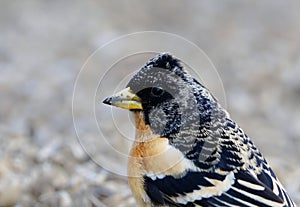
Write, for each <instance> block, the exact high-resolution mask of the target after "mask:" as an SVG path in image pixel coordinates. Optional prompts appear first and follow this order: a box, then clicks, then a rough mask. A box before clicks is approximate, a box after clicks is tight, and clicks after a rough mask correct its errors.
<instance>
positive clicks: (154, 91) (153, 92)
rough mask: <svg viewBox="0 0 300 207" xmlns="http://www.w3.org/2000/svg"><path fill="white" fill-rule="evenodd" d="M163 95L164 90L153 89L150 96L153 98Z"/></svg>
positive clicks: (159, 88)
mask: <svg viewBox="0 0 300 207" xmlns="http://www.w3.org/2000/svg"><path fill="white" fill-rule="evenodd" d="M163 93H164V90H163V89H162V88H161V87H153V88H152V89H151V94H152V95H154V96H160V95H162V94H163Z"/></svg>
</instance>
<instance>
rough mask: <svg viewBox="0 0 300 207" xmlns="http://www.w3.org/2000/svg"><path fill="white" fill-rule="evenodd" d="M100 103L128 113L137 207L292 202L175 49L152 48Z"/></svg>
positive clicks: (271, 205)
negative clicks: (132, 124) (123, 83)
mask: <svg viewBox="0 0 300 207" xmlns="http://www.w3.org/2000/svg"><path fill="white" fill-rule="evenodd" d="M103 103H104V104H108V105H112V106H116V107H120V108H123V109H127V110H130V111H131V112H132V113H133V116H134V119H135V130H136V131H135V139H134V142H133V144H132V147H131V150H130V153H129V155H130V156H129V161H128V182H129V186H130V188H131V191H132V193H133V196H134V198H135V200H136V202H137V204H138V205H139V206H141V207H193V206H205V207H206V206H230V207H231V206H249V207H250V206H251V207H253V206H259V207H261V206H264V207H267V206H269V207H277V206H278V207H279V206H280V207H291V206H296V204H295V203H294V202H293V201H292V199H291V197H290V196H289V195H288V193H287V191H286V190H285V188H284V187H283V185H282V184H281V183H280V181H279V180H278V178H277V177H276V175H275V173H274V172H273V170H272V169H271V167H270V166H269V164H268V163H267V161H266V159H265V158H264V156H263V155H262V153H261V152H260V151H259V149H258V148H257V147H256V146H255V145H254V143H253V141H252V140H251V139H250V138H249V137H248V136H247V135H246V133H245V132H244V131H243V129H242V128H241V127H240V126H239V125H238V124H237V123H236V122H235V121H234V120H233V119H231V117H230V115H229V113H228V112H227V111H226V110H225V108H223V107H222V106H221V104H220V103H219V102H218V100H217V99H216V98H215V97H214V96H213V95H212V93H211V92H210V91H209V90H208V89H207V88H206V87H205V86H204V85H203V84H201V83H200V82H199V81H198V80H196V79H195V78H193V77H192V76H191V75H190V74H189V73H188V71H187V69H186V68H185V67H184V65H183V63H182V61H181V60H179V59H178V58H176V57H174V56H173V55H172V54H170V53H167V52H163V53H159V54H157V55H156V56H155V57H153V58H152V59H150V60H149V61H148V62H146V63H145V65H144V66H142V67H141V69H140V70H138V71H137V72H136V74H135V75H133V77H132V78H131V79H130V81H129V82H128V84H127V86H126V87H125V89H123V90H122V91H120V92H118V93H116V94H114V95H112V96H110V97H108V98H105V99H104V101H103Z"/></svg>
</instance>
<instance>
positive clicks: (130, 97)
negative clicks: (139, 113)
mask: <svg viewBox="0 0 300 207" xmlns="http://www.w3.org/2000/svg"><path fill="white" fill-rule="evenodd" d="M103 103H104V104H108V105H112V106H117V107H120V108H123V109H128V110H143V107H142V103H141V99H140V98H139V97H138V96H137V95H135V94H134V93H133V92H132V90H130V88H129V87H128V88H126V89H124V90H122V91H120V92H119V93H116V94H115V95H113V96H111V97H108V98H106V99H104V101H103Z"/></svg>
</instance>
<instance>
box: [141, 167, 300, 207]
mask: <svg viewBox="0 0 300 207" xmlns="http://www.w3.org/2000/svg"><path fill="white" fill-rule="evenodd" d="M144 179H145V180H144V185H145V190H146V193H147V195H148V196H149V198H150V199H151V201H152V202H153V203H155V204H156V205H157V206H160V205H162V206H163V205H169V206H182V207H192V206H249V207H254V206H257V207H277V206H278V207H279V206H280V207H283V206H288V207H290V206H295V204H294V203H293V202H292V200H291V199H290V198H289V196H288V195H287V194H286V191H285V190H284V189H283V188H282V186H281V184H280V183H279V182H278V180H277V179H276V177H274V173H273V172H272V171H267V170H266V171H263V172H262V173H261V174H259V175H257V176H256V175H255V174H254V173H251V172H250V171H237V172H230V173H228V174H226V175H221V174H218V173H207V172H191V171H189V172H187V173H186V174H185V175H184V176H183V177H181V178H175V177H173V176H170V175H169V176H165V177H163V178H160V179H159V178H156V179H154V180H153V178H149V177H144Z"/></svg>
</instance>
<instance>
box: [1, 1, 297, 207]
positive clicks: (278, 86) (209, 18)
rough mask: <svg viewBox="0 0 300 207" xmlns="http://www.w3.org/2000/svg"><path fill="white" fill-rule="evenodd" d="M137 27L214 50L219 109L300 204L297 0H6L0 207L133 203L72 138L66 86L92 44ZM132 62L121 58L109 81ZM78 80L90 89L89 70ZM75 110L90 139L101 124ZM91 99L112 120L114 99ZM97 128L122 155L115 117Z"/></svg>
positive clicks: (120, 182)
mask: <svg viewBox="0 0 300 207" xmlns="http://www.w3.org/2000/svg"><path fill="white" fill-rule="evenodd" d="M144 30H156V31H164V32H170V33H174V34H178V35H181V36H183V37H185V38H187V39H188V40H190V41H192V42H194V43H196V44H197V45H198V46H199V47H200V48H201V49H202V50H203V51H204V52H205V53H206V54H207V55H208V56H209V57H210V59H211V60H212V62H213V63H214V65H215V66H216V69H217V71H218V73H219V75H220V78H221V80H222V81H223V85H224V90H225V92H226V93H225V97H226V108H227V109H228V111H229V112H230V113H231V116H232V117H233V119H234V120H236V121H237V122H238V123H239V125H240V126H241V127H242V128H243V129H244V130H245V131H246V132H247V134H248V135H249V136H250V137H251V138H252V139H253V140H254V142H255V143H256V145H257V146H258V147H259V148H260V149H261V151H262V152H263V154H264V155H265V157H266V158H267V160H268V161H269V163H270V165H271V166H272V167H273V169H274V170H275V172H276V173H277V175H278V177H279V178H280V180H281V181H282V183H283V184H284V186H286V188H287V190H288V192H289V193H290V195H291V196H292V197H293V199H294V200H295V201H296V202H297V203H298V205H299V204H300V196H299V195H300V180H299V177H300V165H299V164H300V161H299V158H300V150H299V149H300V109H299V103H300V81H299V78H300V56H299V50H300V44H299V40H300V38H299V37H300V2H299V1H296V0H295V1H283V0H279V1H271V0H266V1H251V2H249V3H247V4H246V3H240V2H237V1H229V0H226V1H222V2H212V1H179V0H178V1H177V0H173V1H171V0H167V1H158V0H155V1H138V0H131V1H116V0H111V1H95V0H89V1H80V0H74V1H57V0H54V1H47V0H29V1H10V0H1V1H0V206H3V207H4V206H7V207H8V206H18V207H30V206H34V207H44V206H45V207H46V206H62V207H69V206H73V207H77V206H78V207H82V206H97V207H98V206H108V207H111V206H117V207H131V206H132V207H133V206H136V205H135V202H134V200H133V198H132V196H131V192H130V190H129V187H128V185H127V179H126V177H125V176H122V175H119V174H116V173H112V172H111V171H110V170H107V169H104V168H103V167H101V166H100V165H98V164H97V163H95V162H94V161H93V159H91V157H89V156H88V154H87V153H86V152H85V151H84V150H83V148H82V147H81V145H80V144H79V142H78V140H77V136H76V133H75V130H74V125H73V119H72V94H73V88H74V83H75V80H76V77H77V74H78V73H79V71H80V68H81V67H82V66H83V64H84V63H85V61H86V60H87V58H88V57H89V56H90V55H91V54H92V52H93V51H95V50H96V49H97V48H99V47H100V46H102V45H103V44H105V43H107V42H108V41H110V40H112V39H114V38H116V37H118V36H120V35H124V34H128V33H132V32H138V31H144ZM137 44H138V43H137ZM128 47H129V48H130V47H131V45H128ZM108 55H112V56H113V53H111V54H108ZM101 61H104V62H105V60H101ZM138 65H140V63H138V64H136V63H127V64H126V67H124V69H123V70H122V71H121V72H120V73H119V74H118V77H116V78H119V77H123V76H127V75H128V73H129V72H127V71H126V68H130V67H131V68H135V67H138ZM135 69H138V68H135ZM99 70H100V69H99ZM105 70H106V68H105V69H102V70H100V72H104V71H105ZM131 72H132V70H131ZM90 78H92V75H91V77H90ZM85 82H86V85H87V88H88V84H89V77H86V79H85ZM210 84H214V83H210ZM81 87H82V85H81ZM101 87H102V89H103V87H104V89H105V87H107V88H111V87H114V88H116V86H115V85H109V84H107V85H105V86H101ZM212 87H214V86H212ZM87 88H84V87H83V88H81V89H80V90H82V91H85V90H86V91H87V90H88V89H87ZM110 90H111V89H110ZM103 93H106V94H108V93H107V92H103ZM218 98H220V97H218ZM221 99H222V97H221ZM77 106H78V108H77V109H78V110H77V114H76V120H77V121H79V122H80V123H82V125H81V126H84V127H82V128H81V129H77V130H81V131H84V132H85V133H86V137H85V140H87V141H86V143H85V145H89V141H90V143H97V139H98V137H99V132H96V131H93V130H92V129H90V128H89V126H90V124H89V119H88V118H87V114H86V113H85V112H86V111H87V108H88V107H90V105H88V104H87V103H86V102H85V99H84V98H82V101H81V102H79V104H77ZM97 107H99V111H98V112H96V113H97V116H98V117H111V111H110V108H109V107H106V106H102V105H101V102H100V101H99V106H96V108H97ZM122 113H123V112H120V114H121V115H122ZM124 117H125V118H123V120H127V119H128V115H127V114H124ZM118 119H121V121H120V122H122V117H119V118H118ZM100 120H101V118H100ZM99 125H105V130H106V131H105V133H106V134H109V133H111V138H112V140H114V142H115V144H116V145H120V146H119V147H120V148H126V149H125V150H124V149H123V151H124V153H126V152H127V151H128V147H129V145H127V144H126V145H124V144H123V142H122V141H118V136H116V133H115V128H113V127H114V126H113V125H111V123H110V122H109V123H108V122H106V123H101V122H100V123H99ZM121 125H122V124H121ZM129 133H132V132H129ZM132 136H133V135H132ZM102 144H103V143H102V142H100V141H99V143H98V145H97V147H96V148H95V147H94V148H95V149H93V150H94V154H95V156H98V157H102V158H103V160H105V161H106V162H107V163H110V164H111V165H114V166H116V168H120V170H124V168H125V167H124V166H126V164H124V163H126V159H125V160H122V159H118V158H116V157H115V155H113V154H109V153H107V151H106V150H105V148H104V147H101V146H102ZM91 145H92V144H91ZM125 170H126V169H125Z"/></svg>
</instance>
